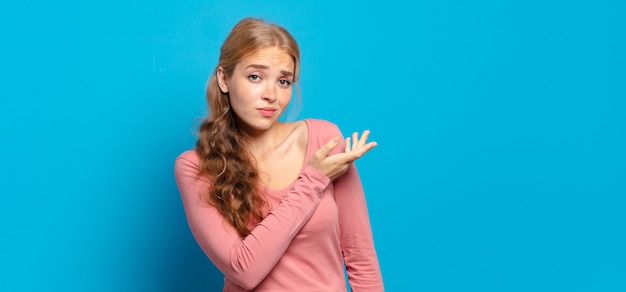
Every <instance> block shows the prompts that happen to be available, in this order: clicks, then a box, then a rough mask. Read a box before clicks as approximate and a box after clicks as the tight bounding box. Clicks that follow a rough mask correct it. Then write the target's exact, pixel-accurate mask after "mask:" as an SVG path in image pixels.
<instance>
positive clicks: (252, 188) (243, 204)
mask: <svg viewBox="0 0 626 292" xmlns="http://www.w3.org/2000/svg"><path fill="white" fill-rule="evenodd" d="M267 47H278V48H280V49H282V50H284V51H285V52H286V53H287V54H289V55H290V56H291V57H292V58H293V61H294V64H295V68H294V70H295V71H294V83H295V81H297V79H298V76H299V75H300V74H299V73H300V50H299V48H298V44H297V43H296V41H295V39H294V38H293V37H292V36H291V34H290V33H289V32H288V31H287V30H285V29H284V28H283V27H280V26H278V25H275V24H270V23H267V22H265V21H263V20H261V19H257V18H244V19H242V20H241V21H239V22H238V23H237V24H236V25H235V26H234V27H233V29H232V30H231V31H230V33H229V35H228V37H227V38H226V40H225V41H224V43H223V44H222V48H221V50H220V57H219V62H218V64H217V66H216V69H215V70H214V71H213V73H212V74H211V76H210V78H209V81H208V85H207V90H206V98H207V103H208V107H209V114H208V116H207V118H206V119H205V120H204V121H203V122H202V124H200V127H199V137H198V141H197V142H196V152H197V153H198V155H199V156H200V173H199V175H207V176H208V177H209V178H210V179H211V182H212V184H211V188H210V189H209V191H208V193H207V195H206V196H205V199H206V201H207V202H208V203H210V204H211V205H213V206H215V207H216V208H217V209H218V210H219V211H220V213H221V214H222V215H223V216H224V218H225V219H226V220H227V221H228V222H229V223H230V224H231V225H232V226H233V227H235V229H236V230H237V232H238V233H239V235H240V236H242V237H244V236H246V235H248V234H249V233H250V230H249V229H248V223H249V222H250V219H251V217H253V218H255V219H258V220H260V219H262V218H263V217H264V212H263V209H264V206H266V201H265V200H264V198H263V195H262V193H261V192H260V190H259V189H258V182H259V178H258V170H257V168H256V164H255V162H254V158H253V157H252V154H250V153H249V151H248V150H247V148H246V147H245V140H244V138H243V136H242V133H241V131H240V129H239V128H238V127H237V123H236V122H235V113H234V112H233V111H232V110H231V107H230V100H229V97H228V93H223V92H222V91H221V90H220V88H219V87H218V85H217V76H216V72H217V68H218V67H221V68H222V69H223V70H224V73H225V75H226V78H229V77H230V76H232V73H233V71H234V69H235V67H236V66H237V64H238V63H239V62H240V61H241V59H242V58H244V57H246V56H248V55H250V54H253V53H254V52H256V51H257V50H259V49H262V48H267Z"/></svg>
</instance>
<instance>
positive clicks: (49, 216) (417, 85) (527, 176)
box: [0, 0, 626, 292]
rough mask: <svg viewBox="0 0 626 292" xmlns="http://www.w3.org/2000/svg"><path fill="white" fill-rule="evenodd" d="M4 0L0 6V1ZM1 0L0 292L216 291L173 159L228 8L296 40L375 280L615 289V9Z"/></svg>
mask: <svg viewBox="0 0 626 292" xmlns="http://www.w3.org/2000/svg"><path fill="white" fill-rule="evenodd" d="M5 2H6V1H5ZM316 2H318V1H310V3H300V4H293V3H291V2H289V1H263V2H261V1H256V2H252V1H250V2H248V1H245V2H239V3H237V4H229V1H182V2H181V1H162V0H156V1H134V3H133V2H131V3H129V2H128V1H109V2H106V3H89V1H87V2H85V1H56V2H51V1H22V2H20V4H13V3H4V2H3V3H2V4H0V32H1V34H0V52H1V56H0V73H1V74H2V76H1V77H2V78H1V79H0V96H1V99H0V119H1V121H0V135H1V137H2V142H1V143H0V155H1V159H2V162H1V163H0V174H1V177H0V194H1V196H2V197H1V198H2V200H1V202H0V227H1V232H2V233H1V234H2V237H0V246H1V248H0V290H2V291H219V288H220V287H221V276H220V275H219V273H218V272H217V271H216V270H215V269H214V268H213V267H212V265H211V263H210V262H209V261H208V259H206V257H205V256H204V255H203V253H202V252H201V251H200V249H199V248H198V246H197V244H196V243H195V241H194V239H193V237H192V236H191V234H190V232H189V229H188V227H187V223H186V221H185V218H184V213H183V210H182V205H181V202H180V198H179V195H178V191H177V189H176V185H175V182H174V178H173V170H172V167H173V160H174V158H175V157H176V156H177V155H178V154H179V153H180V152H182V151H184V150H186V149H189V148H191V147H192V146H193V143H194V142H195V137H194V135H193V127H194V125H195V121H196V120H197V119H198V118H201V117H202V116H203V115H204V112H205V104H204V97H203V91H204V84H205V81H206V78H207V76H208V75H209V74H210V72H211V70H212V68H213V67H214V66H215V63H216V61H217V57H218V50H219V46H220V44H221V42H222V41H223V40H224V38H225V37H226V34H227V33H228V31H229V30H230V28H231V27H232V26H233V25H234V24H235V23H236V22H237V21H238V20H239V19H240V18H241V17H244V16H258V17H264V18H266V19H267V20H270V21H275V22H278V23H280V24H282V25H284V26H285V27H287V28H288V29H289V30H290V31H291V32H292V33H293V34H294V36H295V37H296V38H297V39H298V40H299V42H300V45H301V48H302V53H303V56H302V80H301V84H300V85H301V88H302V94H303V107H304V108H303V110H302V112H301V114H300V118H304V117H316V118H324V119H328V120H331V121H334V122H335V123H337V124H339V126H340V127H341V128H342V129H343V130H344V132H345V133H350V132H352V131H357V130H358V131H360V130H363V129H365V128H369V129H371V130H372V137H373V139H374V140H376V141H377V142H378V143H379V145H380V146H379V147H378V148H376V149H375V150H374V151H372V152H371V153H370V154H368V155H367V156H366V157H364V158H363V159H361V160H359V161H358V162H357V165H358V166H359V169H360V172H361V176H362V178H363V180H364V185H365V189H366V192H367V199H368V203H369V206H370V214H371V219H372V226H373V229H374V233H375V240H376V245H377V248H378V253H379V257H380V262H381V266H382V269H383V274H384V279H385V282H386V286H387V288H388V291H482V292H484V291H626V277H625V275H626V249H624V246H626V183H625V182H626V102H625V98H626V89H625V81H626V69H625V68H626V57H625V53H624V52H626V42H625V38H626V37H625V36H626V22H625V21H624V15H625V13H626V9H625V8H626V7H625V5H624V4H622V3H623V2H621V1H617V0H615V1H603V0H600V1H586V2H583V1H556V0H548V1H420V2H417V3H414V4H409V3H410V2H413V1H376V2H372V3H371V4H367V5H364V4H360V5H348V4H341V3H338V2H337V1H332V2H331V1H327V2H325V3H323V4H319V3H317V4H316Z"/></svg>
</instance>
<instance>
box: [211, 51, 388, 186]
mask: <svg viewBox="0 0 626 292" xmlns="http://www.w3.org/2000/svg"><path fill="white" fill-rule="evenodd" d="M294 68H295V64H294V61H293V58H292V57H291V56H290V55H289V54H287V53H286V52H285V51H284V50H282V49H280V48H278V47H268V48H262V49H259V50H257V51H255V52H254V53H252V54H250V55H248V56H246V57H244V58H242V59H241V60H240V61H239V63H238V64H237V65H236V67H235V70H234V71H233V73H232V75H231V76H226V73H225V71H224V69H223V68H222V67H221V66H220V67H218V69H217V72H216V74H217V80H218V85H219V87H220V90H221V91H222V92H225V93H228V94H229V98H230V103H231V108H232V110H233V111H234V112H235V114H236V116H237V122H238V125H239V126H240V127H241V129H242V130H243V132H244V134H245V136H246V138H247V140H248V142H249V144H248V145H249V147H250V151H251V152H252V155H253V156H254V158H255V159H256V162H257V167H258V169H259V173H260V174H261V183H263V184H264V185H266V186H267V187H269V188H273V189H283V188H285V187H287V186H288V185H289V184H290V183H291V182H292V181H294V180H295V179H296V178H297V177H298V175H299V173H300V170H301V168H302V166H303V164H304V163H305V162H304V157H305V152H306V146H307V142H308V141H307V139H308V133H307V127H306V124H305V122H304V121H298V122H287V123H285V122H279V121H278V118H279V117H280V115H281V114H282V113H283V111H284V110H285V109H286V108H287V106H288V105H289V102H290V101H291V96H292V83H293V78H294ZM368 137H369V131H368V130H365V131H364V132H363V133H362V135H361V136H360V137H359V133H357V132H355V133H353V134H352V136H351V137H347V138H346V148H345V149H344V152H343V153H338V154H333V155H329V153H330V152H331V151H332V150H333V149H335V148H336V147H337V146H338V145H339V141H340V140H339V139H341V137H335V138H333V139H331V140H330V141H328V142H327V143H326V144H325V145H324V146H323V147H322V148H320V149H319V150H317V151H316V152H315V153H314V154H313V155H312V156H311V158H310V159H309V161H307V162H306V163H307V164H308V165H310V166H312V167H314V168H315V169H317V170H318V171H320V172H321V173H322V174H324V175H326V176H327V177H329V178H330V179H331V180H334V179H335V178H337V177H339V176H340V175H342V174H343V173H345V172H346V171H347V170H348V167H349V166H350V164H351V163H352V162H354V161H355V160H356V159H358V158H360V157H362V156H363V155H365V154H366V153H367V152H368V151H370V150H371V149H372V148H374V147H375V146H377V144H376V142H368V141H367V139H368Z"/></svg>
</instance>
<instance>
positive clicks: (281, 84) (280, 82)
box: [278, 79, 291, 86]
mask: <svg viewBox="0 0 626 292" xmlns="http://www.w3.org/2000/svg"><path fill="white" fill-rule="evenodd" d="M278 83H279V84H280V86H289V85H291V82H289V80H286V79H281V80H279V81H278Z"/></svg>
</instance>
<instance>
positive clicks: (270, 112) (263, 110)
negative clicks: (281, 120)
mask: <svg viewBox="0 0 626 292" xmlns="http://www.w3.org/2000/svg"><path fill="white" fill-rule="evenodd" d="M257 110H258V111H259V113H260V114H261V115H262V116H264V117H271V116H273V115H274V113H275V112H276V109H275V108H271V107H264V108H258V109H257Z"/></svg>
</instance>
